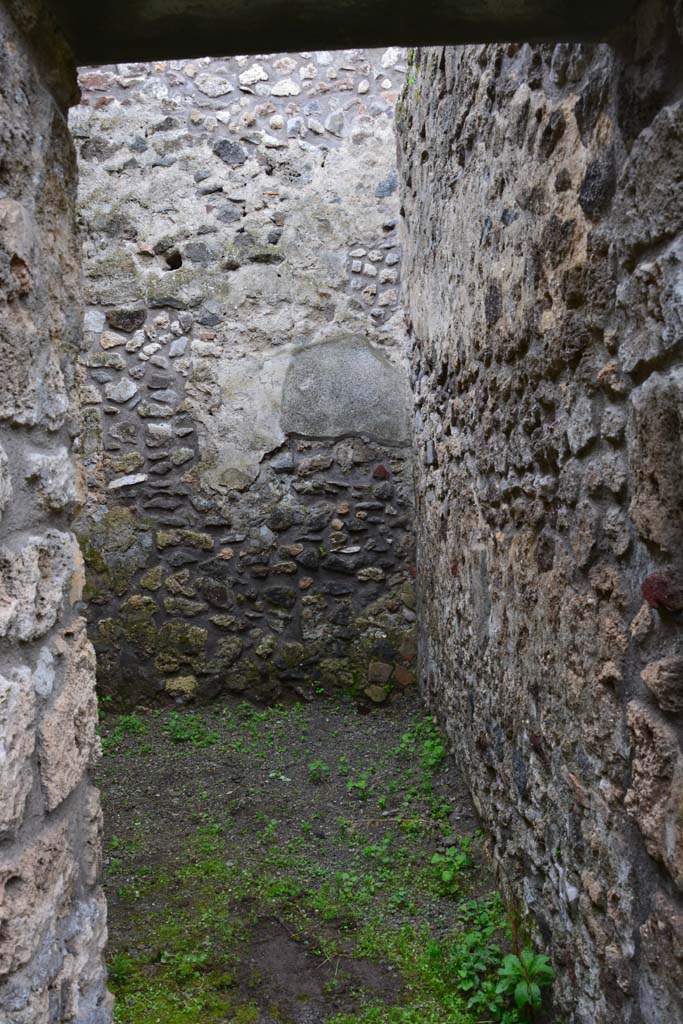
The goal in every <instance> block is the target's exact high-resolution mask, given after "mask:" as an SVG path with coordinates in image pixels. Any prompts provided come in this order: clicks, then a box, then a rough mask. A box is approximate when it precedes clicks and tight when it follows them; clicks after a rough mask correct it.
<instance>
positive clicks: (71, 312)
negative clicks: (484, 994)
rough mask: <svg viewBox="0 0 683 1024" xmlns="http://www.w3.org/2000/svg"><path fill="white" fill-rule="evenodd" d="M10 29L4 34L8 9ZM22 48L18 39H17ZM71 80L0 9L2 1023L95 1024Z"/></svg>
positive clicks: (97, 920) (98, 913)
mask: <svg viewBox="0 0 683 1024" xmlns="http://www.w3.org/2000/svg"><path fill="white" fill-rule="evenodd" d="M12 10H14V12H15V13H16V16H17V20H16V23H15V22H13V21H12V17H11V14H10V11H12ZM29 39H31V40H32V42H29V41H28V40H29ZM75 95H76V88H75V69H74V68H73V67H72V62H71V60H70V57H69V55H68V53H67V52H66V50H65V48H64V46H63V44H62V43H61V42H60V39H59V37H58V36H56V35H55V33H54V31H53V29H52V26H51V24H50V22H49V19H48V18H47V17H45V16H44V14H43V13H42V12H41V10H40V8H39V6H38V5H37V4H34V3H31V2H29V3H23V4H16V5H14V4H11V5H9V7H8V6H6V5H0V359H1V362H2V382H1V384H0V516H1V523H0V529H1V530H2V538H1V542H0V1020H2V1021H3V1024H49V1022H79V1024H106V1021H108V1020H109V1018H110V1011H111V1007H110V999H109V997H108V996H107V994H106V988H105V975H104V971H103V968H102V962H101V951H102V947H103V944H104V940H105V936H106V926H105V907H104V899H103V896H102V894H101V891H100V889H99V887H98V885H97V876H98V870H99V855H100V828H101V813H100V807H99V798H98V795H97V792H96V791H95V790H94V789H93V788H92V786H91V785H90V783H89V781H88V777H87V772H88V768H89V767H90V765H92V763H93V761H94V760H95V759H96V757H97V756H98V753H99V741H98V739H97V737H96V733H95V728H96V719H97V714H96V701H95V693H94V655H93V650H92V647H91V645H90V643H89V642H88V639H87V637H86V632H85V623H84V621H83V620H82V619H81V618H79V617H78V616H76V615H75V614H74V605H75V604H76V603H77V602H78V600H79V598H80V594H81V589H82V584H83V563H82V559H81V557H80V553H79V551H78V545H77V543H76V540H75V538H74V536H73V534H72V533H71V532H70V530H69V522H70V519H71V516H72V514H73V512H74V509H75V507H76V505H77V503H78V501H79V497H80V494H81V491H82V488H81V485H80V480H79V477H78V474H77V473H76V471H75V469H74V466H73V465H72V463H71V461H70V457H69V450H70V447H71V442H72V438H73V437H74V435H75V434H76V433H77V432H78V431H79V429H80V426H79V417H80V413H79V409H78V404H77V403H75V402H74V389H73V377H74V374H73V369H74V366H75V362H76V357H77V354H78V351H79V346H80V340H81V326H80V306H79V301H80V295H79V259H78V251H77V246H76V241H75V234H74V216H75V215H74V206H75V195H76V187H75V182H76V165H75V156H74V152H73V147H72V145H71V140H70V138H69V132H68V127H67V123H66V107H67V104H68V103H69V102H70V101H73V98H74V96H75Z"/></svg>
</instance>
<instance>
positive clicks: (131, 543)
mask: <svg viewBox="0 0 683 1024" xmlns="http://www.w3.org/2000/svg"><path fill="white" fill-rule="evenodd" d="M406 58H407V53H406V51H404V50H400V49H398V48H396V47H390V48H388V49H386V50H380V51H362V50H344V51H341V52H337V53H331V52H328V51H321V52H316V53H298V54H280V55H277V54H275V55H271V56H268V55H260V56H257V57H253V58H251V57H250V58H247V57H234V58H224V59H213V60H210V59H208V58H205V59H200V60H192V61H168V62H166V61H163V62H157V63H155V64H119V65H116V66H113V67H104V68H86V69H83V70H82V71H81V74H80V83H81V86H82V89H83V97H82V102H81V104H80V106H79V107H77V108H75V109H74V110H73V112H72V115H71V125H72V131H73V133H74V137H75V139H76V143H77V148H78V153H79V160H80V165H79V170H80V182H81V184H80V199H79V215H80V219H81V223H82V225H83V241H84V271H85V291H86V302H87V309H86V313H85V339H86V345H87V348H86V351H84V354H83V356H82V359H81V361H80V362H81V366H80V373H81V384H82V402H83V413H84V418H85V424H86V429H85V431H84V434H83V437H82V442H81V447H82V453H83V459H84V465H85V469H86V473H87V484H88V501H87V503H86V507H85V509H84V511H83V513H82V515H81V516H80V518H79V520H78V523H77V526H76V529H77V533H78V536H79V539H80V540H81V543H82V546H83V550H84V554H85V560H86V564H87V582H86V589H85V597H86V599H87V601H88V611H87V614H88V619H89V622H90V634H91V637H92V639H93V642H94V644H95V647H96V650H97V654H98V678H99V682H100V685H101V687H102V689H103V690H104V691H105V692H107V693H109V694H111V695H112V696H114V697H115V698H116V699H118V700H119V701H121V702H123V701H125V702H134V701H136V700H144V701H147V702H149V700H150V699H153V698H155V697H158V696H161V697H165V698H166V699H168V698H169V697H170V698H171V699H175V700H178V701H185V700H188V699H193V698H195V697H199V698H207V697H212V696H214V695H216V694H217V693H220V692H225V691H226V690H227V691H232V692H239V693H243V694H245V695H246V696H248V697H251V698H259V699H268V698H273V697H276V696H278V694H279V693H280V692H281V691H282V690H283V688H284V689H289V690H295V691H297V692H302V693H309V692H312V691H313V690H314V689H315V688H320V687H321V686H322V687H324V688H325V689H328V690H329V689H335V688H341V689H344V690H352V691H355V692H365V693H366V694H367V696H368V697H370V699H372V700H376V701H382V700H384V699H385V698H386V697H387V696H388V695H389V693H390V692H391V690H392V689H396V690H400V689H401V688H402V687H403V686H406V685H409V684H410V683H411V682H412V681H413V680H414V673H413V667H412V666H413V661H414V654H415V642H414V632H415V621H414V620H415V612H414V605H415V599H414V584H413V572H414V555H413V542H412V537H413V513H412V507H413V506H412V466H411V460H410V457H409V451H410V449H409V433H410V425H409V413H408V410H409V389H408V383H407V374H406V371H405V368H404V365H403V362H402V358H403V353H404V351H405V344H404V338H405V328H404V323H403V316H402V314H401V312H400V311H399V310H398V287H399V272H400V264H401V245H400V242H399V238H398V196H397V189H398V179H397V175H396V157H395V140H394V132H393V117H394V105H395V102H396V98H397V95H398V91H399V89H400V88H402V85H403V82H404V80H405V74H406V71H407V64H406Z"/></svg>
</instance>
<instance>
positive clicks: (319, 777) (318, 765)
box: [308, 758, 331, 785]
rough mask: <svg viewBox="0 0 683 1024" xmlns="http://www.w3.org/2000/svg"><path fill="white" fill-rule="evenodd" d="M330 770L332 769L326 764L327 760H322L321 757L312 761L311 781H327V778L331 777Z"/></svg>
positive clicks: (316, 782) (309, 770)
mask: <svg viewBox="0 0 683 1024" xmlns="http://www.w3.org/2000/svg"><path fill="white" fill-rule="evenodd" d="M330 771H331V769H330V766H329V764H325V762H324V761H321V760H320V759H319V758H317V759H316V760H315V761H311V762H310V763H309V765H308V777H309V779H310V781H311V782H313V783H315V784H316V785H318V784H319V783H321V782H325V780H326V779H328V778H329V775H330Z"/></svg>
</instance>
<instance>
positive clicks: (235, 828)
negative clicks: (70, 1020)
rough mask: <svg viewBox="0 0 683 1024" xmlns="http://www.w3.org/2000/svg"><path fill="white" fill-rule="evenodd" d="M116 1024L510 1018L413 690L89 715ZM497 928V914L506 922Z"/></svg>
mask: <svg viewBox="0 0 683 1024" xmlns="http://www.w3.org/2000/svg"><path fill="white" fill-rule="evenodd" d="M101 732H102V737H103V746H104V751H105V753H104V757H103V759H102V762H101V764H100V766H99V768H98V771H97V780H96V781H97V783H98V784H99V786H100V787H101V790H102V798H103V804H104V816H105V823H106V824H105V827H106V834H105V850H106V857H105V889H106V893H107V898H108V902H109V934H110V943H109V969H110V987H111V988H112V990H113V991H114V993H115V995H116V997H117V998H116V1009H115V1019H116V1021H117V1024H143V1022H144V1024H228V1022H230V1024H477V1022H479V1021H482V1020H487V1021H501V1022H504V1024H516V1022H517V1021H523V1020H524V1019H525V1018H524V1016H523V1015H522V1014H520V1013H518V1012H517V1011H516V1010H515V1009H514V1008H513V1007H512V1005H511V1004H510V1000H509V999H507V997H505V998H503V997H502V996H496V995H495V988H496V982H497V979H498V972H499V971H500V967H501V962H502V956H503V954H504V952H505V949H506V946H508V945H509V941H508V939H506V937H505V932H506V929H507V918H506V914H505V911H504V908H503V903H502V900H501V898H500V896H499V895H498V894H497V893H496V890H495V886H494V883H493V880H492V876H491V872H490V870H489V865H488V862H487V859H486V855H485V851H484V847H483V843H482V840H481V837H480V835H479V833H478V832H477V823H476V819H475V816H474V811H473V808H472V805H471V803H470V800H469V797H468V795H467V792H466V790H465V787H464V784H463V782H462V779H461V778H460V777H459V775H458V773H457V771H456V769H455V766H454V764H453V762H452V760H451V759H450V757H448V756H447V752H446V748H445V741H444V740H443V739H442V737H441V735H440V733H439V731H438V729H437V727H436V725H435V724H434V721H433V720H432V719H431V718H430V717H429V716H428V715H427V714H426V712H425V710H424V708H423V707H422V706H421V705H420V704H419V702H418V700H417V698H416V697H413V696H410V695H406V696H405V697H403V698H402V699H401V700H399V701H397V702H396V703H393V704H391V705H389V706H384V707H382V708H373V709H371V710H369V711H368V710H367V709H360V708H358V707H356V706H355V705H354V704H353V703H352V702H350V701H348V702H345V701H343V700H339V699H335V700H320V701H316V702H312V703H310V704H303V703H300V704H291V705H288V706H283V705H278V706H275V707H269V708H265V709H257V708H255V707H254V706H252V705H249V704H246V703H244V702H239V701H236V700H231V701H227V702H223V703H221V704H215V705H212V706H210V707H203V708H198V709H196V710H186V709H180V710H175V711H169V710H162V711H160V710H151V709H150V710H145V709H141V710H138V711H136V712H134V713H132V714H125V715H114V714H107V713H105V714H103V715H102V719H101ZM507 931H508V934H509V929H507Z"/></svg>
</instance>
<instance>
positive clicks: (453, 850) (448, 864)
mask: <svg viewBox="0 0 683 1024" xmlns="http://www.w3.org/2000/svg"><path fill="white" fill-rule="evenodd" d="M471 847H472V840H471V839H470V838H469V836H464V837H463V838H462V839H461V840H460V845H459V846H449V847H448V848H447V849H446V851H445V852H444V853H435V854H434V856H433V857H432V859H431V861H430V863H431V864H432V865H433V866H434V867H435V868H436V869H437V872H438V875H439V879H440V881H441V885H442V888H443V891H444V892H446V893H455V892H457V890H458V887H459V882H460V875H461V873H462V871H463V869H464V868H469V867H472V864H473V863H474V861H473V860H472V853H471Z"/></svg>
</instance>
